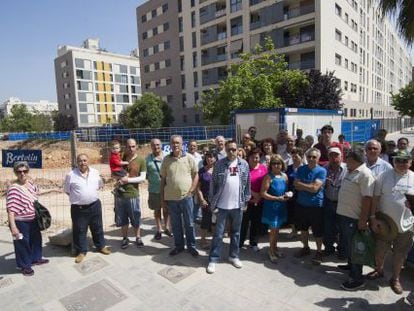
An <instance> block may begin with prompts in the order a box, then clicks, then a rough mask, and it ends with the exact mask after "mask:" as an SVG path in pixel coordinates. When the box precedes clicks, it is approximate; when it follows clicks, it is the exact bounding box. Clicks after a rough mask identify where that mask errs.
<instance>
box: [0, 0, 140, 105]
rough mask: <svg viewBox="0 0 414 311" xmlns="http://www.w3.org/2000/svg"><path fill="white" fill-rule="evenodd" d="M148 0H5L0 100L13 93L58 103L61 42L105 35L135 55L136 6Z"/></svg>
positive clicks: (0, 18) (108, 44)
mask: <svg viewBox="0 0 414 311" xmlns="http://www.w3.org/2000/svg"><path fill="white" fill-rule="evenodd" d="M144 2H145V0H4V1H1V9H0V42H1V43H0V68H1V69H0V103H2V102H4V101H5V100H7V99H8V98H9V97H18V98H20V99H22V100H26V101H38V100H40V99H45V100H50V101H57V99H56V98H57V96H56V85H55V74H54V63H53V61H54V59H55V58H56V56H57V47H58V46H59V45H73V46H80V45H81V44H82V42H83V41H84V40H85V39H87V38H99V39H100V45H101V47H102V48H105V49H107V50H108V51H110V52H114V53H120V54H129V53H130V52H131V51H132V50H133V49H135V48H136V47H137V46H138V35H137V22H136V8H137V7H138V6H139V5H141V4H142V3H144Z"/></svg>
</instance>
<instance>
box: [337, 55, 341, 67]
mask: <svg viewBox="0 0 414 311" xmlns="http://www.w3.org/2000/svg"><path fill="white" fill-rule="evenodd" d="M335 64H336V65H338V66H341V65H342V56H341V55H339V54H335Z"/></svg>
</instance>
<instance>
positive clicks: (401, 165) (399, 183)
mask: <svg viewBox="0 0 414 311" xmlns="http://www.w3.org/2000/svg"><path fill="white" fill-rule="evenodd" d="M393 161H394V169H393V170H389V171H386V172H384V173H383V174H381V175H380V176H379V177H378V179H377V180H376V182H375V192H374V199H373V203H372V208H371V215H370V220H371V228H372V230H373V231H374V232H376V233H377V232H378V230H379V228H378V225H379V223H378V221H377V219H376V217H375V213H376V212H377V211H378V212H381V213H384V214H385V215H387V216H389V217H390V219H389V221H390V222H391V221H392V222H393V224H392V225H396V227H397V228H398V234H396V235H395V237H391V238H389V239H387V241H386V240H384V239H382V238H381V239H380V238H378V239H377V243H376V250H375V261H376V268H375V270H374V271H372V272H370V273H368V275H367V279H371V280H373V279H378V278H382V277H383V276H384V257H385V254H386V253H387V251H389V250H391V249H392V277H391V280H390V286H391V289H392V290H393V291H394V292H395V293H396V294H399V295H401V294H402V293H403V287H402V286H401V283H400V272H401V267H402V265H403V264H404V261H405V258H406V257H407V254H408V252H409V251H410V249H411V246H412V244H413V232H412V230H411V229H412V216H413V214H412V212H411V209H410V208H413V207H414V206H411V204H410V203H409V202H408V201H407V199H406V194H412V195H414V172H412V171H410V169H409V167H410V166H411V163H412V159H411V155H410V154H407V153H406V152H405V151H403V150H399V151H398V152H397V153H396V154H395V155H394V157H393ZM390 239H391V240H390Z"/></svg>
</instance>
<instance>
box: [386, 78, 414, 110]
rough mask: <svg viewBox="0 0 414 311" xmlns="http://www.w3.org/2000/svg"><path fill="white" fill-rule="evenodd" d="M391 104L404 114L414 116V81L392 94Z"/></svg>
mask: <svg viewBox="0 0 414 311" xmlns="http://www.w3.org/2000/svg"><path fill="white" fill-rule="evenodd" d="M391 105H392V106H393V107H394V108H395V110H397V111H399V112H400V113H401V115H403V116H409V117H414V82H411V83H410V84H408V85H406V86H405V87H403V88H401V89H400V90H399V92H398V93H397V94H392V103H391Z"/></svg>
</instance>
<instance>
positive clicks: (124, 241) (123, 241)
mask: <svg viewBox="0 0 414 311" xmlns="http://www.w3.org/2000/svg"><path fill="white" fill-rule="evenodd" d="M128 245H129V239H128V238H123V239H122V243H121V248H122V249H126V248H128Z"/></svg>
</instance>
